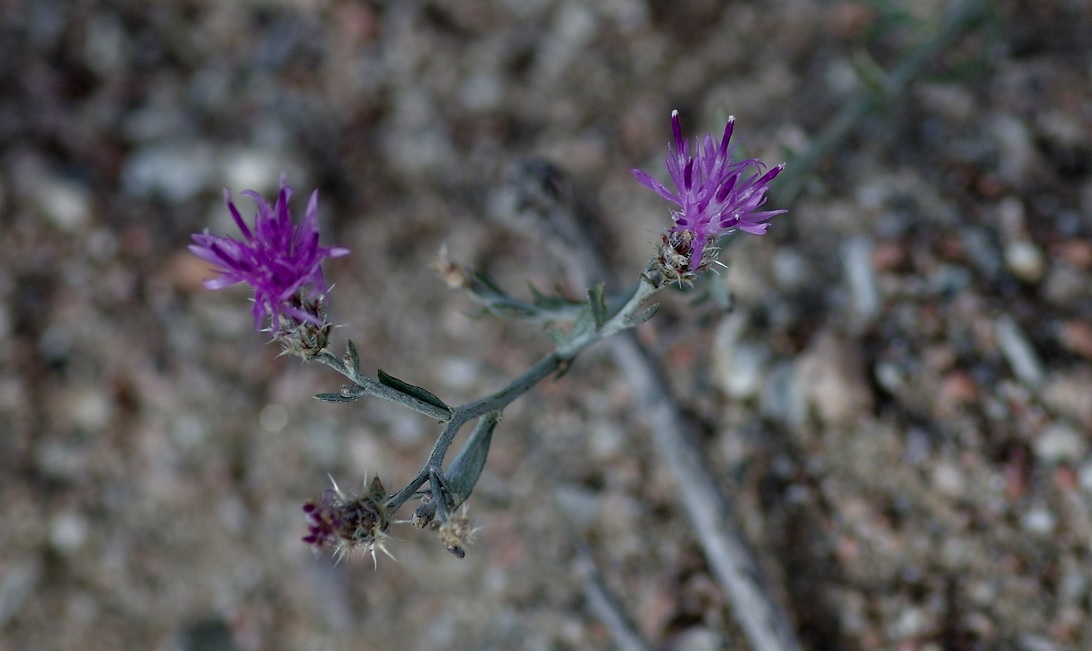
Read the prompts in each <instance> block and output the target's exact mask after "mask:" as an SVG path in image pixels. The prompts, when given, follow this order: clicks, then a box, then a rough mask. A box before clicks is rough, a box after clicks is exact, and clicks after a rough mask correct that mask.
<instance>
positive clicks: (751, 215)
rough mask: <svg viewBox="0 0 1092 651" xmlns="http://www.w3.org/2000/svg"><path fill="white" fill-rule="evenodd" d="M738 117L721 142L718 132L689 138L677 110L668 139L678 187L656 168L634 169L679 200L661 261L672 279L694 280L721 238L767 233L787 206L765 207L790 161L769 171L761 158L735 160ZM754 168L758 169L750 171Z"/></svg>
mask: <svg viewBox="0 0 1092 651" xmlns="http://www.w3.org/2000/svg"><path fill="white" fill-rule="evenodd" d="M734 126H735V118H728V124H727V125H725V127H724V135H723V136H722V137H721V140H720V144H719V145H718V144H717V143H715V142H714V140H713V138H712V136H709V135H706V136H705V139H704V140H701V141H698V140H695V142H694V149H695V152H694V155H693V156H692V155H691V152H690V143H689V142H687V141H686V140H685V139H683V135H682V127H681V126H680V125H679V112H678V111H672V112H671V129H672V132H673V134H674V142H673V143H670V144H669V145H668V153H667V159H666V162H667V172H668V175H669V176H670V177H671V180H672V181H673V182H674V184H675V190H674V191H671V190H669V189H667V188H666V187H665V186H664V185H663V184H661V183H660V182H659V181H657V180H656V179H655V178H653V177H652V175H651V174H649V173H647V172H643V171H641V170H632V172H633V176H635V177H636V178H637V181H638V182H640V183H641V185H643V186H645V187H646V188H649V189H650V190H653V191H654V192H656V194H659V195H660V196H661V197H663V198H664V199H667V200H668V201H670V202H672V203H674V204H677V205H678V206H679V209H677V210H672V211H671V216H672V219H673V221H674V225H673V226H672V227H671V228H670V229H668V230H667V231H666V232H665V233H664V235H663V245H662V247H661V249H660V255H659V257H658V259H657V260H658V263H659V266H660V270H661V271H662V272H663V273H664V276H665V277H666V278H667V279H668V280H678V281H689V280H692V279H693V278H694V276H695V275H697V274H698V273H699V272H700V271H703V270H704V269H706V268H707V267H708V265H709V264H710V263H711V262H712V261H713V260H715V258H716V253H717V249H716V240H717V238H719V237H720V236H721V235H724V234H726V233H730V232H732V231H734V230H741V231H743V232H745V233H752V234H754V235H763V234H765V233H766V228H767V226H768V224H766V223H765V222H766V220H768V219H769V218H770V217H773V216H774V215H779V214H781V213H784V212H786V211H784V210H767V211H759V210H758V208H759V207H760V206H762V204H764V203H766V191H767V189H768V187H769V184H770V181H772V180H773V179H774V177H776V176H777V175H778V174H779V173H780V172H781V170H782V169H783V168H784V165H778V166H776V167H774V168H773V169H770V170H769V171H765V170H766V166H765V165H764V164H763V163H762V161H759V160H757V159H753V158H752V159H745V160H740V161H733V160H732V156H731V148H730V147H729V145H728V141H729V140H730V139H731V138H732V129H733V127H734ZM749 169H753V173H751V174H750V175H748V174H747V172H748V170H749Z"/></svg>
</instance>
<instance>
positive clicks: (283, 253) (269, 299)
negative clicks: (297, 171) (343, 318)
mask: <svg viewBox="0 0 1092 651" xmlns="http://www.w3.org/2000/svg"><path fill="white" fill-rule="evenodd" d="M242 194H243V195H244V196H246V197H250V199H252V200H253V201H254V203H255V204H256V205H257V207H258V212H257V214H255V216H254V225H253V227H250V226H248V225H247V223H246V221H244V220H243V217H242V215H241V214H240V213H239V209H238V208H236V207H235V202H234V201H232V199H231V192H230V191H229V190H227V189H225V190H224V201H225V203H227V208H228V210H229V211H230V212H231V216H232V218H233V219H234V220H235V224H236V225H237V226H238V227H239V231H240V232H241V233H242V239H235V238H233V237H222V236H219V235H212V234H210V233H209V232H208V230H205V231H204V232H202V233H197V234H195V235H193V244H191V245H190V247H189V249H190V251H192V252H193V253H194V255H196V256H198V257H199V258H201V259H202V260H205V261H206V262H209V263H211V264H213V265H215V266H216V269H215V271H216V272H217V273H218V274H219V276H217V277H215V278H209V279H207V280H205V283H204V284H205V287H207V288H209V289H222V288H224V287H228V286H230V285H234V284H236V283H246V284H248V285H250V286H251V288H252V289H253V290H254V309H253V315H254V328H255V330H261V329H262V325H263V323H264V322H265V320H266V319H267V318H268V319H269V325H270V328H271V329H272V330H273V331H274V332H279V331H280V330H281V329H282V328H283V327H285V323H286V322H287V324H288V327H296V326H298V325H299V324H310V325H312V326H316V327H320V328H321V327H323V326H325V325H326V324H325V323H323V322H322V318H321V316H320V315H319V314H317V313H316V309H315V308H314V307H313V306H316V305H321V303H322V301H323V299H325V297H326V295H327V293H328V292H329V287H328V286H327V284H326V279H325V277H324V276H323V274H322V262H323V260H325V259H326V258H337V257H340V256H343V255H346V254H348V253H349V250H348V249H346V248H342V247H324V246H319V243H318V241H319V233H318V190H316V191H315V192H313V193H312V194H311V198H310V200H309V201H308V202H307V210H306V212H305V213H304V216H303V220H302V221H301V222H300V223H299V224H294V223H293V220H292V214H291V212H290V210H289V208H288V201H289V200H290V199H291V198H292V188H290V187H288V185H287V183H286V178H285V176H283V175H282V176H281V183H280V191H279V192H278V193H277V202H276V204H275V205H273V206H270V205H269V204H268V203H266V201H265V199H264V198H262V196H261V195H260V194H258V193H257V192H254V191H253V190H247V191H244V192H243V193H242ZM309 306H311V307H309Z"/></svg>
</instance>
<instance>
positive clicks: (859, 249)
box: [841, 237, 880, 322]
mask: <svg viewBox="0 0 1092 651" xmlns="http://www.w3.org/2000/svg"><path fill="white" fill-rule="evenodd" d="M841 253H842V266H843V267H844V268H845V271H846V279H847V281H848V283H849V290H850V294H851V295H852V297H853V311H854V312H855V313H856V315H857V316H858V317H859V318H861V319H862V320H864V321H865V322H870V321H872V320H873V319H875V318H876V315H877V314H878V313H879V311H880V290H879V288H878V287H877V285H876V274H875V272H874V271H873V269H872V241H871V240H869V239H868V238H865V237H852V238H850V239H849V240H847V241H846V243H845V244H843V245H842V249H841Z"/></svg>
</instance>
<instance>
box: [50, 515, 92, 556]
mask: <svg viewBox="0 0 1092 651" xmlns="http://www.w3.org/2000/svg"><path fill="white" fill-rule="evenodd" d="M87 530H88V525H87V520H86V519H85V518H84V517H83V516H81V515H80V514H78V513H61V514H58V515H56V516H54V518H53V520H52V521H51V522H50V526H49V544H50V545H51V546H52V547H53V549H55V550H57V551H58V552H60V553H62V554H71V553H72V552H74V551H76V550H77V549H79V548H80V547H82V546H83V544H84V542H86V541H87Z"/></svg>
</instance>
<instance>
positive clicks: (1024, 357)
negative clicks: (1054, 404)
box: [994, 316, 1046, 388]
mask: <svg viewBox="0 0 1092 651" xmlns="http://www.w3.org/2000/svg"><path fill="white" fill-rule="evenodd" d="M994 329H995V332H996V334H997V345H998V347H999V348H1000V349H1001V353H1002V354H1003V355H1004V356H1005V359H1006V360H1008V362H1009V366H1011V367H1012V372H1013V374H1014V375H1016V377H1017V378H1018V379H1019V380H1020V381H1021V382H1022V383H1024V385H1026V386H1028V387H1031V388H1036V387H1038V386H1039V385H1041V384H1042V383H1043V380H1044V378H1045V377H1046V371H1044V370H1043V363H1042V362H1041V361H1040V360H1039V355H1038V353H1036V352H1035V349H1034V348H1032V346H1031V342H1030V341H1028V338H1027V337H1026V336H1025V335H1024V332H1023V330H1021V329H1020V326H1018V325H1017V324H1016V321H1014V320H1012V318H1011V317H1009V316H1002V317H1001V318H999V319H997V322H996V323H995V324H994Z"/></svg>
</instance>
